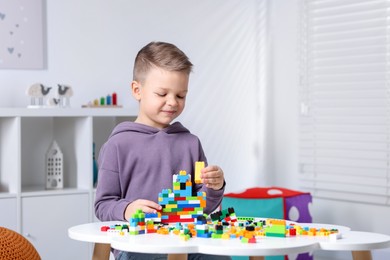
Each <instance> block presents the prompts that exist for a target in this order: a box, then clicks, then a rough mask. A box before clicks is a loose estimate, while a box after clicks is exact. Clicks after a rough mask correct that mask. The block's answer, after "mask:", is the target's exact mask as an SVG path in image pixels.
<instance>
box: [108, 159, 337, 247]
mask: <svg viewBox="0 0 390 260" xmlns="http://www.w3.org/2000/svg"><path fill="white" fill-rule="evenodd" d="M203 167H204V163H201V162H197V163H196V164H195V172H196V174H195V175H197V176H196V178H199V179H200V171H201V169H202V168H203ZM172 186H173V189H172V190H171V189H163V190H162V192H161V193H159V197H158V203H159V204H160V205H161V206H162V209H161V211H159V212H157V213H156V214H150V213H144V212H142V210H137V211H136V212H135V213H134V214H133V215H132V216H131V217H130V219H129V223H128V224H121V225H113V226H110V227H108V226H103V227H101V231H103V232H108V234H110V235H120V236H127V235H141V234H150V233H157V234H162V235H167V234H175V235H178V236H179V238H180V239H181V240H183V241H187V240H189V239H190V238H191V237H200V238H213V239H237V238H238V239H240V241H241V242H242V243H256V237H295V236H322V237H332V238H334V237H336V239H337V238H340V236H339V232H338V230H337V229H325V228H320V229H317V228H309V227H302V226H300V225H299V224H298V223H297V222H292V221H286V220H284V219H276V218H258V217H237V215H236V213H235V210H234V208H233V207H229V208H227V209H223V210H220V211H216V212H214V213H212V214H210V215H209V216H207V215H205V214H204V213H203V209H204V207H205V206H206V194H205V192H198V194H197V196H192V181H191V175H190V174H187V173H186V171H180V172H179V174H175V175H173V180H172ZM334 234H337V236H335V235H334Z"/></svg>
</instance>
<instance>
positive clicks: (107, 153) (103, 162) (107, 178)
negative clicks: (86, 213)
mask: <svg viewBox="0 0 390 260" xmlns="http://www.w3.org/2000/svg"><path fill="white" fill-rule="evenodd" d="M117 162H118V160H117V149H116V148H115V147H114V146H112V145H110V144H105V145H104V146H103V147H102V149H101V150H100V154H99V162H98V165H99V177H98V184H97V187H96V198H95V215H96V217H97V218H98V219H99V220H101V221H112V220H125V217H124V212H125V209H126V207H127V205H128V204H129V202H128V201H126V200H124V199H121V188H120V187H121V186H120V177H119V170H118V165H117Z"/></svg>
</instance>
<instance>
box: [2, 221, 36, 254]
mask: <svg viewBox="0 0 390 260" xmlns="http://www.w3.org/2000/svg"><path fill="white" fill-rule="evenodd" d="M0 259H7V260H40V259H41V257H40V256H39V254H38V252H37V250H36V249H35V247H34V246H33V245H32V244H31V243H30V241H28V240H27V239H26V238H25V237H24V236H22V235H20V234H19V233H17V232H15V231H13V230H11V229H8V228H5V227H0Z"/></svg>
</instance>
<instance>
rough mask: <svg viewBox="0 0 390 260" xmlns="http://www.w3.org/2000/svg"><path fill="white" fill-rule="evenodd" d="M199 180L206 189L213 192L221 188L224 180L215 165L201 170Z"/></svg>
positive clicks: (219, 169) (220, 171)
mask: <svg viewBox="0 0 390 260" xmlns="http://www.w3.org/2000/svg"><path fill="white" fill-rule="evenodd" d="M200 178H201V179H202V183H203V184H204V185H206V187H207V188H211V189H213V190H220V189H221V188H222V187H223V184H224V180H225V178H224V176H223V171H222V169H221V168H220V167H218V166H216V165H209V166H207V167H205V168H203V169H202V170H201V176H200Z"/></svg>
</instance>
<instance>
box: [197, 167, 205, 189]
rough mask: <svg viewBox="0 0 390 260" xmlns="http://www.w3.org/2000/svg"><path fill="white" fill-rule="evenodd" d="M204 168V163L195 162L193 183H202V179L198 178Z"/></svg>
mask: <svg viewBox="0 0 390 260" xmlns="http://www.w3.org/2000/svg"><path fill="white" fill-rule="evenodd" d="M204 167H205V165H204V162H195V183H196V184H199V183H202V179H201V178H200V175H201V170H202V169H203V168H204Z"/></svg>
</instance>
